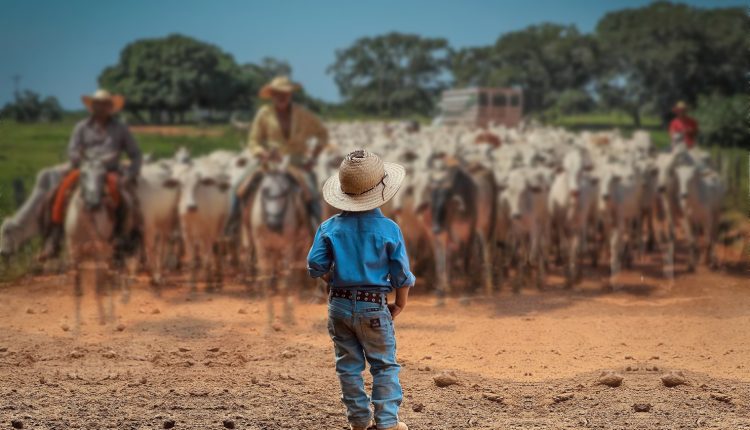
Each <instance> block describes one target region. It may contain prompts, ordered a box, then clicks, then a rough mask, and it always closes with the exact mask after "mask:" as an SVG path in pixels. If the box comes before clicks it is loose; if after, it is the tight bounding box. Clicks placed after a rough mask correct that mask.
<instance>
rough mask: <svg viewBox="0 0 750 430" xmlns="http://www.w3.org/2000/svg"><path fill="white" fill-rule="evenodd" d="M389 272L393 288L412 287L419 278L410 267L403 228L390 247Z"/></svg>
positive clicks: (399, 230)
mask: <svg viewBox="0 0 750 430" xmlns="http://www.w3.org/2000/svg"><path fill="white" fill-rule="evenodd" d="M388 260H389V262H388V273H389V274H390V275H391V285H392V286H393V288H402V287H412V286H414V283H415V282H416V280H417V278H416V277H415V276H414V274H413V273H411V270H410V269H409V256H408V255H406V245H405V244H404V235H403V233H401V229H398V238H397V239H396V241H395V242H393V243H391V244H390V246H389V247H388Z"/></svg>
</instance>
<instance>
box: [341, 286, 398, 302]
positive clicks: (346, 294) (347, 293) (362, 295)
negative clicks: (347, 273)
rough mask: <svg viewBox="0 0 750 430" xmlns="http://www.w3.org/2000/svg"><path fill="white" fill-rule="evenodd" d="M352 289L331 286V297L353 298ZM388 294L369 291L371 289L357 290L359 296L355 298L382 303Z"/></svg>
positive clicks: (359, 300) (361, 300) (360, 300)
mask: <svg viewBox="0 0 750 430" xmlns="http://www.w3.org/2000/svg"><path fill="white" fill-rule="evenodd" d="M353 295H354V294H353V293H352V290H347V289H344V288H331V297H339V298H342V299H349V300H352V296H353ZM386 297H387V295H385V294H383V293H376V292H369V291H357V296H356V297H355V298H354V299H355V300H356V301H358V302H369V303H378V304H380V303H382V302H383V301H386V302H387V300H384V299H386Z"/></svg>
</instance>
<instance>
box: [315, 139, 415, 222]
mask: <svg viewBox="0 0 750 430" xmlns="http://www.w3.org/2000/svg"><path fill="white" fill-rule="evenodd" d="M405 175H406V171H405V170H404V168H403V166H401V165H399V164H395V163H384V162H383V161H382V160H381V159H380V157H378V156H377V155H375V154H373V153H371V152H368V151H366V150H363V149H359V150H357V151H354V152H350V153H349V154H347V156H346V158H344V161H342V162H341V167H340V168H339V173H338V175H333V176H331V177H330V178H328V180H327V181H326V182H325V184H323V198H324V199H325V201H326V202H328V204H330V205H331V206H333V207H335V208H336V209H341V210H343V211H356V212H359V211H368V210H370V209H375V208H377V207H379V206H382V205H383V204H384V203H385V202H387V201H388V200H390V199H391V198H392V197H393V196H394V195H396V192H398V189H399V188H400V187H401V182H403V180H404V176H405Z"/></svg>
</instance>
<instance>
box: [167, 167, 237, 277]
mask: <svg viewBox="0 0 750 430" xmlns="http://www.w3.org/2000/svg"><path fill="white" fill-rule="evenodd" d="M175 178H177V179H178V180H179V182H180V198H179V202H178V205H177V213H178V215H179V220H180V229H181V231H182V239H183V241H184V244H185V252H186V256H187V259H188V261H190V262H191V263H192V277H191V284H192V287H193V289H195V288H196V283H197V278H198V274H199V273H200V272H201V271H202V270H205V272H206V280H207V283H208V287H209V288H213V286H214V285H216V286H219V287H220V286H221V284H222V282H223V278H222V276H223V273H222V255H221V254H222V252H221V249H220V247H221V243H220V242H221V239H222V238H223V235H224V229H225V227H226V222H227V219H228V217H229V207H230V192H229V189H230V185H231V184H230V182H229V176H228V175H227V173H226V171H225V167H224V166H222V165H221V164H219V163H216V162H215V161H213V160H211V159H208V158H202V159H198V160H196V161H195V162H194V163H193V165H191V166H189V167H187V168H184V169H182V171H179V172H176V173H175Z"/></svg>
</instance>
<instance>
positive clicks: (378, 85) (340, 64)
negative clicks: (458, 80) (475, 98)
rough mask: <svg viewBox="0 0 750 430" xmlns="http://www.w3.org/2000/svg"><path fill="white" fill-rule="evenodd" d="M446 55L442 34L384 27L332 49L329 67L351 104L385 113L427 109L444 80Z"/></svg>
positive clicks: (412, 111) (447, 53)
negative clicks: (425, 34) (333, 57)
mask: <svg viewBox="0 0 750 430" xmlns="http://www.w3.org/2000/svg"><path fill="white" fill-rule="evenodd" d="M448 55H449V47H448V42H447V41H446V40H445V39H441V38H424V37H420V36H417V35H413V34H402V33H389V34H385V35H382V36H377V37H364V38H361V39H358V40H357V41H355V42H354V43H353V44H352V45H351V46H349V47H348V48H346V49H342V50H337V51H336V62H335V63H334V64H332V65H331V66H330V67H329V68H328V72H329V73H330V74H332V75H333V77H334V80H335V82H336V85H337V86H338V88H339V91H340V92H341V94H342V95H343V97H344V98H345V99H346V101H347V103H349V104H350V105H351V106H352V107H354V108H355V109H359V110H361V111H363V112H366V113H373V114H379V115H389V116H397V115H403V114H407V113H414V112H417V113H422V114H429V113H430V112H431V111H432V110H433V108H434V105H435V99H436V96H437V95H438V93H439V91H440V90H441V89H442V88H443V87H444V85H445V83H444V80H445V79H444V78H445V76H444V74H445V71H446V66H447V61H448Z"/></svg>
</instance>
